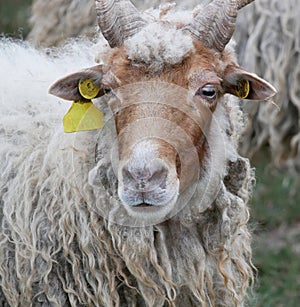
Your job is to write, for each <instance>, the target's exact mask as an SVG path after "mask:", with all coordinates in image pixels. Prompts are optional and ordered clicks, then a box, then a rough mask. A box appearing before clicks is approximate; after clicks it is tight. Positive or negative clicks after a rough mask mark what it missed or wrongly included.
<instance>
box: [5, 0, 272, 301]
mask: <svg viewBox="0 0 300 307" xmlns="http://www.w3.org/2000/svg"><path fill="white" fill-rule="evenodd" d="M250 2H252V1H249V0H246V1H219V0H215V1H213V2H212V3H211V4H209V5H207V6H205V7H204V8H203V9H202V10H199V9H197V12H196V13H195V14H194V16H191V17H190V18H189V19H182V17H181V18H180V16H179V15H178V14H177V13H176V14H172V13H171V12H170V14H162V15H161V18H162V20H158V19H155V21H154V22H153V18H152V17H151V16H150V17H149V16H144V15H141V14H140V13H139V12H138V10H137V9H136V8H135V7H134V6H133V5H132V3H131V2H130V1H127V0H121V1H112V0H111V1H98V0H97V1H96V8H97V15H98V23H99V26H100V29H101V32H102V33H103V35H104V37H105V38H106V40H107V42H108V45H109V46H107V44H106V43H105V42H99V43H98V44H97V45H94V44H93V43H91V42H86V41H85V42H84V44H80V43H79V42H77V43H76V42H74V43H72V44H71V45H69V46H67V47H66V49H65V50H67V52H66V55H61V52H60V51H59V50H55V49H53V50H48V51H47V52H46V53H43V52H42V51H39V52H37V51H34V50H33V49H32V48H31V47H28V46H26V45H25V46H24V45H22V44H21V45H18V44H10V43H8V42H6V41H4V43H2V45H3V46H1V47H2V48H0V50H1V52H2V53H3V54H1V57H0V59H1V60H2V61H3V63H2V64H3V66H2V67H5V68H6V71H7V72H10V71H14V70H16V67H19V69H20V70H21V72H22V73H18V78H20V79H21V81H20V82H17V80H16V77H15V78H14V79H13V80H10V79H8V80H5V82H4V84H1V86H2V87H3V91H1V92H2V94H3V96H2V97H3V98H1V109H2V111H3V112H2V113H1V121H0V127H1V128H0V136H1V147H0V157H1V159H0V161H1V163H0V167H1V168H0V171H1V185H0V204H1V210H0V218H1V232H0V286H1V288H0V289H1V291H0V295H1V298H0V299H1V302H3V305H7V306H20V305H22V306H40V305H41V306H85V305H88V306H165V305H170V306H200V305H201V306H243V305H244V303H245V298H246V293H247V289H248V286H249V283H250V282H251V281H252V280H253V265H252V262H251V235H250V232H249V230H248V227H247V222H248V219H249V209H248V205H247V203H248V200H249V197H250V195H251V189H252V184H253V180H254V174H253V170H252V169H251V167H250V164H249V161H248V159H246V158H243V157H242V156H240V155H239V153H238V151H237V146H238V138H239V133H240V130H241V127H242V125H243V115H242V112H241V110H240V108H239V99H237V98H235V96H237V97H239V98H243V99H245V98H247V99H249V100H257V99H268V98H270V97H272V96H273V95H274V94H275V93H276V90H275V89H274V88H273V87H272V86H271V85H270V84H269V83H267V82H266V81H265V80H263V79H261V78H259V77H258V76H257V75H255V74H253V73H249V72H247V71H245V70H244V69H242V68H241V67H240V66H238V64H237V62H236V56H235V53H234V51H233V48H232V46H230V45H228V43H229V40H230V38H231V36H232V34H233V31H234V27H235V20H236V16H237V13H238V10H239V9H241V8H242V7H244V6H245V5H247V4H248V3H250ZM216 12H218V14H216ZM219 12H221V13H222V14H219ZM183 16H184V18H186V14H183ZM208 29H209V30H208ZM224 29H226V30H224ZM85 45H87V46H85ZM7 46H8V47H7ZM100 46H101V52H100V55H99V59H100V60H101V61H102V62H101V63H98V65H96V66H92V67H90V68H87V69H83V70H80V71H79V72H77V73H72V74H69V75H67V76H66V77H64V78H62V79H59V80H58V81H56V82H55V83H54V84H53V85H52V86H51V88H50V93H51V94H52V95H55V96H58V97H60V98H62V99H64V100H71V101H74V102H73V104H72V107H71V109H70V110H69V111H68V113H67V115H65V117H64V130H65V132H68V133H64V131H63V129H62V127H61V123H60V120H59V119H60V118H61V117H62V114H64V112H65V111H66V106H65V103H62V102H60V101H59V102H56V104H55V102H54V101H53V99H52V100H51V99H50V98H49V97H45V96H43V95H41V96H39V95H38V96H37V94H38V93H40V92H41V90H42V88H43V86H44V85H43V84H44V81H45V80H48V79H49V77H50V78H51V77H53V76H54V75H55V76H56V77H55V78H57V75H58V74H59V72H61V73H64V74H65V72H63V71H62V70H69V69H70V71H71V69H72V67H74V66H76V65H78V66H80V67H86V66H90V65H86V64H87V63H86V62H90V61H91V57H90V55H91V54H93V53H94V52H95V48H100ZM68 48H70V49H71V50H68ZM3 50H4V51H3ZM77 50H79V51H80V54H79V55H78V54H77V53H76V51H77ZM89 50H91V51H89ZM12 51H13V52H15V53H14V54H12ZM22 52H23V53H24V54H25V55H26V57H25V59H26V58H28V59H31V60H30V61H28V62H27V63H30V64H31V62H32V59H33V60H34V65H33V67H34V70H33V71H32V70H31V69H30V67H29V68H28V67H26V61H24V56H23V57H22V58H21V57H18V61H17V62H13V64H12V66H13V67H11V66H9V65H11V62H12V60H13V61H16V56H17V55H18V53H19V54H20V53H22ZM7 63H8V65H7ZM5 64H6V66H4V65H5ZM68 73H69V72H68ZM37 76H39V77H38V78H40V80H41V81H43V82H42V85H41V84H37V83H34V82H33V83H32V82H31V80H32V79H33V78H37ZM16 82H17V83H16ZM28 84H29V85H30V86H26V85H28ZM12 87H17V88H19V89H20V91H18V92H13V93H9V92H8V91H7V89H8V88H9V89H11V88H12ZM18 93H19V95H20V96H17V95H18ZM10 95H11V98H10V99H9V97H10ZM6 96H7V97H6ZM5 97H6V98H5ZM43 97H44V98H43ZM92 99H93V100H92ZM50 101H51V104H50ZM249 103H250V102H249ZM85 105H90V106H91V107H90V109H91V110H93V112H92V113H91V114H90V113H88V110H89V109H88V110H87V111H86V113H84V114H81V118H80V119H79V120H77V119H78V114H79V113H80V112H81V111H80V110H81V108H82V107H83V106H85ZM75 108H77V111H74V110H75ZM72 110H73V111H72ZM96 110H97V111H96ZM72 112H73V115H72ZM97 112H98V113H97ZM72 116H73V117H72ZM95 116H98V117H97V119H95ZM70 117H71V119H72V120H73V122H76V121H77V122H76V125H75V126H74V127H73V125H70V123H69V122H68V121H67V120H66V119H70ZM93 120H95V122H93ZM73 122H72V124H73ZM90 124H92V126H93V127H90V126H89V125H90ZM98 124H99V126H98ZM94 125H96V126H97V127H96V129H94V128H95V127H94ZM70 127H71V128H70ZM74 131H77V132H76V133H74V134H70V132H74Z"/></svg>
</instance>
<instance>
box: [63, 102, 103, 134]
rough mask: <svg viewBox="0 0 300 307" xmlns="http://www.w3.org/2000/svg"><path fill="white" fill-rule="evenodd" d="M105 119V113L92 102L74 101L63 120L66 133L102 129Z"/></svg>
mask: <svg viewBox="0 0 300 307" xmlns="http://www.w3.org/2000/svg"><path fill="white" fill-rule="evenodd" d="M103 117H104V116H103V113H102V112H101V111H99V110H98V109H97V108H96V107H95V106H94V105H93V103H92V102H91V101H76V102H75V101H74V102H73V104H72V106H71V108H70V110H69V111H68V113H67V114H66V115H65V116H64V118H63V124H64V132H77V131H87V130H98V129H101V128H103V125H104V124H103Z"/></svg>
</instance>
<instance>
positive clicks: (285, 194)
mask: <svg viewBox="0 0 300 307" xmlns="http://www.w3.org/2000/svg"><path fill="white" fill-rule="evenodd" d="M268 161H269V160H268V159H267V158H265V157H262V156H260V157H259V159H255V160H254V162H253V163H252V164H254V166H255V167H256V178H257V183H256V187H255V191H254V196H253V200H252V202H251V208H252V209H251V215H252V224H253V225H254V228H255V230H254V232H255V234H256V235H258V236H259V237H260V240H259V241H258V242H256V241H255V240H254V242H253V245H254V255H253V258H254V264H255V266H256V267H257V268H258V276H257V282H256V286H255V289H254V293H255V294H254V296H252V297H251V300H250V303H249V306H251V307H274V306H275V307H298V306H300V252H299V247H300V232H299V233H298V235H294V236H291V235H290V234H289V229H292V228H293V227H295V226H297V225H299V223H300V185H299V182H300V179H299V178H295V177H293V176H291V175H288V174H286V173H285V172H283V171H279V170H276V169H275V168H274V167H272V166H270V165H269V164H268ZM295 247H298V251H296V248H295Z"/></svg>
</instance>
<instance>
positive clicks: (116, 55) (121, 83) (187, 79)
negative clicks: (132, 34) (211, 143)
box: [104, 42, 232, 177]
mask: <svg viewBox="0 0 300 307" xmlns="http://www.w3.org/2000/svg"><path fill="white" fill-rule="evenodd" d="M194 46H195V49H194V51H192V52H190V54H189V55H188V56H187V57H186V58H185V59H184V60H183V62H182V63H179V64H177V65H174V66H172V67H165V69H164V70H163V71H161V72H159V73H153V72H152V71H149V68H148V67H147V66H146V65H144V64H143V63H136V62H132V61H130V60H129V59H128V57H127V56H126V50H125V48H124V47H122V48H120V49H117V50H115V51H114V52H113V54H112V55H111V57H110V61H109V64H108V65H107V67H106V69H107V70H108V71H109V73H110V74H112V75H114V77H115V80H117V81H118V82H117V86H116V85H112V86H113V87H115V89H116V91H118V92H119V95H117V96H118V97H119V100H120V101H119V103H120V110H119V111H118V113H116V114H115V123H116V129H117V133H118V135H119V134H120V133H121V132H122V131H124V129H126V128H127V127H129V126H130V125H131V124H132V123H134V122H136V121H142V120H143V119H145V118H160V119H164V120H166V121H171V122H172V123H174V125H176V126H178V127H180V128H181V129H182V130H183V131H184V132H185V133H186V135H187V136H188V137H189V138H190V140H191V141H192V143H193V145H194V146H195V148H196V150H197V153H198V158H199V163H200V164H201V162H202V161H203V159H204V156H205V151H206V149H207V144H206V142H205V131H204V129H205V127H206V125H209V121H210V118H211V116H210V112H213V111H214V110H215V107H216V104H213V105H211V106H210V107H209V108H207V106H204V105H205V101H204V102H203V100H201V99H199V97H196V98H195V97H194V95H195V93H196V92H197V90H198V88H199V87H202V86H204V85H206V84H213V85H215V86H216V88H217V89H218V97H217V98H219V97H220V96H221V95H223V90H222V87H221V81H222V75H223V71H224V70H225V67H226V66H227V63H223V62H222V57H223V58H224V60H226V61H228V62H229V63H231V61H232V58H231V57H230V53H226V52H224V55H222V54H220V53H217V52H215V51H212V50H210V49H207V48H206V47H204V46H203V45H201V44H200V43H198V42H195V43H194ZM104 78H105V77H104ZM143 82H145V84H147V83H148V82H158V83H161V84H164V83H166V84H172V85H175V86H178V87H180V88H181V89H182V93H179V94H178V93H174V94H173V95H172V93H169V92H168V91H166V92H167V93H166V95H165V96H164V95H161V93H156V96H157V97H155V98H153V97H152V93H149V95H147V93H145V92H147V91H146V90H145V88H144V85H143ZM115 84H116V83H115ZM133 84H139V86H137V88H135V87H134V86H132V85H133ZM127 87H128V89H127ZM120 89H121V90H120ZM153 91H157V92H159V91H164V89H163V87H162V89H160V88H156V89H155V88H154V89H153ZM175 91H177V90H175ZM120 93H121V94H120ZM149 96H151V97H150V98H149ZM154 96H155V95H154ZM161 96H162V98H161ZM160 99H162V101H160ZM153 100H155V101H153ZM165 100H168V102H166V101H165ZM194 100H195V101H194ZM182 108H183V110H182ZM201 114H202V115H201ZM203 114H205V115H203ZM191 115H193V116H191ZM129 131H130V129H129ZM135 141H136V137H135V135H133V134H132V133H130V132H128V133H127V136H126V137H124V135H123V136H122V141H121V142H120V144H119V154H120V160H123V159H126V158H128V157H129V156H130V151H129V148H130V146H131V145H132V144H133V143H134V142H135ZM177 141H178V143H179V144H178V146H177V150H178V149H179V150H183V148H184V147H185V146H187V145H186V143H185V142H183V141H182V140H177ZM180 142H182V144H180ZM169 149H170V148H169ZM169 149H168V150H167V149H166V146H164V145H163V142H161V150H160V155H161V156H162V157H163V158H164V159H166V160H167V161H168V162H169V163H173V164H176V168H177V172H178V176H179V177H180V171H181V163H180V159H178V156H177V157H176V160H174V152H173V151H172V150H169Z"/></svg>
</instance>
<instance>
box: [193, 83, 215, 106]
mask: <svg viewBox="0 0 300 307" xmlns="http://www.w3.org/2000/svg"><path fill="white" fill-rule="evenodd" d="M196 95H199V96H201V97H202V98H204V99H206V100H208V101H211V102H212V101H214V100H215V99H216V98H217V89H216V87H215V86H214V85H211V84H207V85H204V86H203V87H200V88H199V89H198V91H197V92H196Z"/></svg>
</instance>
